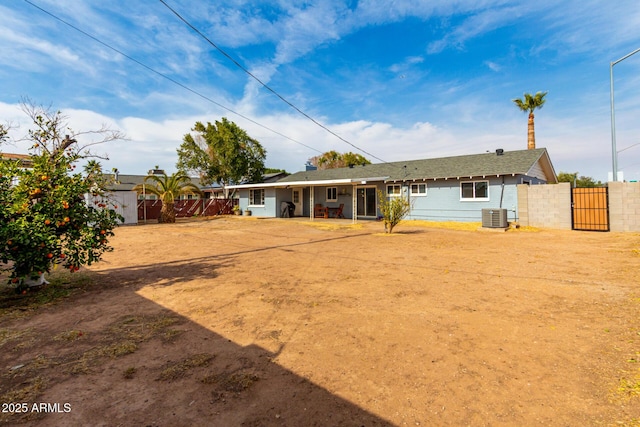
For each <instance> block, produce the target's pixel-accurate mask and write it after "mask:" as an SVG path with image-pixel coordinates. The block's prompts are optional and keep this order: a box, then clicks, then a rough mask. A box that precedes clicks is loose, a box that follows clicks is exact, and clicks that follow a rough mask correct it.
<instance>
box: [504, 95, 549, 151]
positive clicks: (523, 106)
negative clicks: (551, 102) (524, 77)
mask: <svg viewBox="0 0 640 427" xmlns="http://www.w3.org/2000/svg"><path fill="white" fill-rule="evenodd" d="M547 93H548V92H537V93H536V94H535V95H531V94H530V93H525V94H524V98H522V99H519V98H517V99H514V100H513V102H514V103H515V104H516V106H517V107H518V108H519V109H520V110H522V111H524V112H525V113H526V112H528V113H529V121H528V128H527V129H528V132H527V148H528V149H529V150H534V149H535V148H536V133H535V129H534V123H533V119H534V115H533V112H534V111H535V110H536V109H540V108H542V106H543V105H544V103H545V102H546V99H544V97H545V96H547Z"/></svg>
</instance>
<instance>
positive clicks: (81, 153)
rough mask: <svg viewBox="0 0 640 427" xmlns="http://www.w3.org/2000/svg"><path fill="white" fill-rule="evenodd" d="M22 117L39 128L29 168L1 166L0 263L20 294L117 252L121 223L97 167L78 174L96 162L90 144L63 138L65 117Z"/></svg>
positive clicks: (104, 136)
mask: <svg viewBox="0 0 640 427" xmlns="http://www.w3.org/2000/svg"><path fill="white" fill-rule="evenodd" d="M24 109H25V112H27V113H28V114H29V115H30V117H31V118H32V119H33V121H34V124H35V130H30V131H29V137H28V139H29V140H30V141H32V142H33V146H32V147H31V156H30V158H29V159H28V160H27V161H26V163H25V161H24V160H23V161H22V162H20V161H11V160H9V159H7V158H6V157H4V158H3V159H2V160H1V161H0V262H1V263H2V266H3V267H4V269H5V270H8V271H9V272H10V276H9V282H10V283H11V284H12V285H13V286H15V288H16V290H17V291H18V292H20V291H23V290H25V289H26V288H27V287H28V286H29V285H30V284H35V283H38V284H42V283H43V282H44V273H47V272H49V271H50V270H51V269H52V268H53V267H54V266H55V265H62V266H64V267H65V268H68V269H69V270H70V271H71V272H75V271H77V270H78V269H79V268H80V266H82V265H89V264H91V263H93V262H95V261H98V260H100V257H101V255H102V254H103V253H105V252H107V251H111V250H112V247H111V246H109V242H108V240H109V238H110V237H111V236H113V229H114V228H115V226H116V225H117V224H118V223H119V222H121V221H122V219H123V218H122V217H121V216H120V215H119V214H118V213H117V212H116V211H115V209H116V208H117V206H115V205H113V204H112V203H111V202H110V201H109V200H108V198H107V197H106V193H105V187H106V184H107V183H106V182H105V181H104V179H103V174H102V171H101V168H100V164H99V163H98V162H97V161H95V160H88V161H87V163H86V166H84V168H83V171H81V172H76V170H75V169H76V164H77V163H78V162H79V161H80V160H82V159H87V158H88V157H91V154H90V152H89V151H87V148H86V147H87V145H88V144H85V145H83V146H80V144H79V143H78V142H77V141H76V139H75V137H76V136H78V135H82V136H86V135H85V134H74V135H72V136H69V135H65V136H64V137H62V136H61V134H60V130H61V129H64V128H65V126H64V117H63V116H62V115H61V114H60V112H57V113H53V114H52V113H50V112H48V111H46V110H42V109H39V108H33V107H25V108H24ZM98 133H99V134H100V138H101V142H105V141H108V140H113V139H120V138H121V137H122V136H121V135H120V134H119V133H118V132H115V131H110V130H108V129H101V130H100V131H98ZM0 135H1V134H0ZM93 143H94V142H90V143H89V144H93ZM36 279H39V282H35V280H36ZM45 283H46V282H45Z"/></svg>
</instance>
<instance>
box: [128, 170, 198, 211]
mask: <svg viewBox="0 0 640 427" xmlns="http://www.w3.org/2000/svg"><path fill="white" fill-rule="evenodd" d="M147 181H153V182H152V183H151V184H147ZM133 190H134V191H137V192H138V194H140V193H142V192H146V193H150V194H155V195H156V196H158V198H159V199H160V200H161V201H162V209H161V210H160V218H159V219H158V222H161V223H163V222H170V223H172V222H176V211H175V209H174V204H175V200H176V199H177V198H178V197H179V196H180V195H182V194H199V195H201V194H202V191H200V189H199V188H198V186H197V185H195V184H194V183H192V182H191V178H190V177H189V175H187V174H186V173H185V172H183V171H178V172H176V173H174V174H172V175H171V176H168V175H167V174H166V173H164V172H163V173H162V174H158V175H147V176H146V177H145V179H144V184H138V185H136V186H135V187H133Z"/></svg>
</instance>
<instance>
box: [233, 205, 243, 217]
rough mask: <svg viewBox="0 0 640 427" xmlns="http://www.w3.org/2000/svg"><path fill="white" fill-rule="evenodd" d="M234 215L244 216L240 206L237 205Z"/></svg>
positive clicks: (234, 208)
mask: <svg viewBox="0 0 640 427" xmlns="http://www.w3.org/2000/svg"><path fill="white" fill-rule="evenodd" d="M233 214H234V215H242V211H241V210H240V206H239V205H235V206H234V207H233Z"/></svg>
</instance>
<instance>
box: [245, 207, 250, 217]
mask: <svg viewBox="0 0 640 427" xmlns="http://www.w3.org/2000/svg"><path fill="white" fill-rule="evenodd" d="M244 214H245V215H246V216H251V211H250V210H249V208H246V209H245V210H244Z"/></svg>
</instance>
